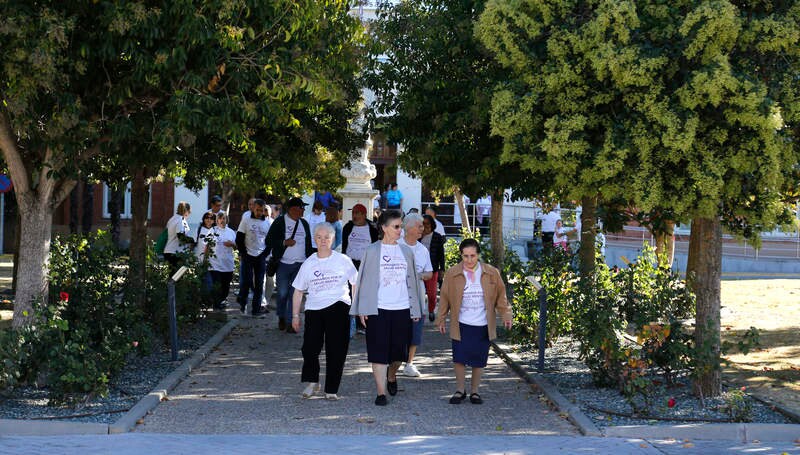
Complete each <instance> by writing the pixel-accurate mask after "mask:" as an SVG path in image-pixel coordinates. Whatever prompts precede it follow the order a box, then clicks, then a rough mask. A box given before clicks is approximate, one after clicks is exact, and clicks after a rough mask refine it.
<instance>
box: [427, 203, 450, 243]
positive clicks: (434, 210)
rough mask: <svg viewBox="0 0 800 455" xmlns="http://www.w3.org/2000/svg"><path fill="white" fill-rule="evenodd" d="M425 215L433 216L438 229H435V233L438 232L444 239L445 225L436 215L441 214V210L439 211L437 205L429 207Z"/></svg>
mask: <svg viewBox="0 0 800 455" xmlns="http://www.w3.org/2000/svg"><path fill="white" fill-rule="evenodd" d="M425 214H426V215H430V216H432V217H433V221H435V222H436V227H435V228H434V229H433V232H437V233H438V234H439V235H441V236H442V237H444V236H445V235H446V234H445V233H444V225H443V224H442V222H441V221H439V220H438V219H437V218H436V215H438V214H439V209H437V208H436V206H435V205H429V206H428V208H426V209H425Z"/></svg>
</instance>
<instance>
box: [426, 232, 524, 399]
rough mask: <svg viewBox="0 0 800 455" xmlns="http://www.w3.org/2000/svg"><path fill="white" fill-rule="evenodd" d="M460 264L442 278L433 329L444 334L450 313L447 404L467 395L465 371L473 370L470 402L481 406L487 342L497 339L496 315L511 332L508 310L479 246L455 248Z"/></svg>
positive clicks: (494, 273) (473, 242)
mask: <svg viewBox="0 0 800 455" xmlns="http://www.w3.org/2000/svg"><path fill="white" fill-rule="evenodd" d="M458 249H459V251H460V252H461V262H459V263H458V264H456V265H454V266H453V267H451V268H450V269H449V270H447V272H446V273H445V274H444V280H443V282H442V291H441V296H440V297H441V298H440V300H439V311H438V315H437V317H436V325H437V326H438V327H439V332H441V333H442V334H444V333H446V329H445V318H446V317H447V314H448V313H450V338H451V340H452V349H453V364H454V369H455V373H456V393H455V394H453V396H452V397H451V398H450V404H460V403H461V402H462V401H464V400H465V399H466V398H467V395H466V387H465V381H466V377H465V376H466V367H467V366H469V367H472V379H471V381H470V386H471V387H470V395H469V401H470V402H471V403H473V404H481V403H483V399H482V398H481V396H480V395H479V394H478V386H479V385H480V383H481V375H482V374H483V369H484V368H485V367H486V362H487V360H488V359H489V341H490V340H493V339H495V338H497V331H496V328H495V325H496V323H497V322H496V321H497V314H498V313H499V314H500V316H502V318H503V325H504V326H505V328H506V329H510V328H511V307H509V305H508V300H507V299H506V287H505V284H504V283H503V279H502V278H501V277H500V272H499V271H498V270H497V269H496V268H494V267H492V266H491V265H489V264H486V263H483V262H480V252H481V246H480V244H479V243H478V241H477V240H475V239H464V241H462V242H461V245H459V247H458Z"/></svg>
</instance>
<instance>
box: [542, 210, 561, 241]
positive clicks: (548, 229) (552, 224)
mask: <svg viewBox="0 0 800 455" xmlns="http://www.w3.org/2000/svg"><path fill="white" fill-rule="evenodd" d="M560 219H561V209H559V208H555V209H553V210H552V211H550V212H547V213H546V214H545V215H544V217H542V246H543V247H544V249H545V251H549V250H550V247H551V246H552V245H553V244H554V241H553V235H554V234H555V232H556V222H558V220H560Z"/></svg>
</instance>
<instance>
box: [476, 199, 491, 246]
mask: <svg viewBox="0 0 800 455" xmlns="http://www.w3.org/2000/svg"><path fill="white" fill-rule="evenodd" d="M475 211H476V212H477V215H476V220H477V221H478V226H480V227H481V235H483V236H488V235H489V229H488V227H489V224H490V223H491V221H492V197H491V196H484V197H482V198H480V199H478V202H476V203H475Z"/></svg>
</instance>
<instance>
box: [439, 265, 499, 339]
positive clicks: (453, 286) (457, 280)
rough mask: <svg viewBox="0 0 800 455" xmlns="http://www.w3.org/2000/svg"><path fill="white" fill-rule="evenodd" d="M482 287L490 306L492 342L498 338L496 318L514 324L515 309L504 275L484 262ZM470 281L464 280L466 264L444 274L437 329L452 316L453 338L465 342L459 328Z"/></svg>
mask: <svg viewBox="0 0 800 455" xmlns="http://www.w3.org/2000/svg"><path fill="white" fill-rule="evenodd" d="M481 270H482V272H481V287H483V299H484V301H485V302H486V321H487V322H488V323H489V339H490V340H494V339H495V338H497V327H496V325H497V321H496V319H497V318H496V317H492V315H494V314H496V313H499V314H500V315H501V316H502V317H503V322H507V321H511V307H510V306H509V304H508V298H507V297H506V286H505V284H504V283H503V278H502V277H501V276H500V272H499V271H498V270H497V269H496V268H494V267H492V266H491V265H489V264H485V263H483V262H481ZM466 284H467V278H466V277H465V276H464V266H463V263H461V262H459V263H458V264H456V265H454V266H453V267H450V269H449V270H447V272H445V274H444V279H443V282H442V290H441V292H440V295H439V312H438V315H437V317H436V325H437V326H438V325H440V324H442V323H444V318H445V317H447V313H448V312H450V338H452V339H454V340H461V331H460V330H459V327H458V315H459V313H460V311H461V301H462V300H463V297H464V286H465V285H466Z"/></svg>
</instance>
